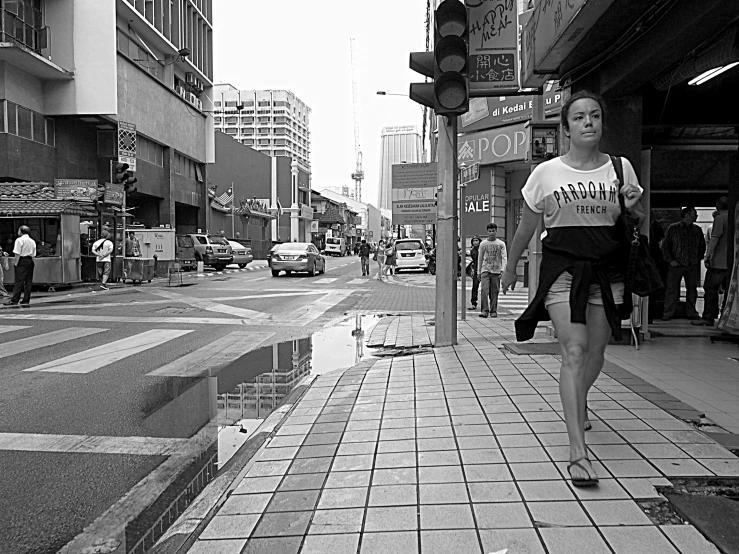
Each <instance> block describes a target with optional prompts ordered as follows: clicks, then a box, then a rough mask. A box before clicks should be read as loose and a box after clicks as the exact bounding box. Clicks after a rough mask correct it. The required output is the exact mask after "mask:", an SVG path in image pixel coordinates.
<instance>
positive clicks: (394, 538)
mask: <svg viewBox="0 0 739 554" xmlns="http://www.w3.org/2000/svg"><path fill="white" fill-rule="evenodd" d="M359 552H360V554H388V553H390V552H398V553H400V552H402V553H403V554H418V533H417V532H415V531H400V532H390V533H364V534H363V535H362V546H361V549H360V551H359Z"/></svg>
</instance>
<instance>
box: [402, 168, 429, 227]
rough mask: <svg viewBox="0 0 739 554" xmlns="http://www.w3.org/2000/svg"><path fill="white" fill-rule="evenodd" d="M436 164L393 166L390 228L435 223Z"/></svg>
mask: <svg viewBox="0 0 739 554" xmlns="http://www.w3.org/2000/svg"><path fill="white" fill-rule="evenodd" d="M437 181H438V166H437V163H436V162H431V163H417V164H395V165H393V166H392V193H393V225H427V224H428V225H433V224H435V223H436V187H437V184H438V183H437Z"/></svg>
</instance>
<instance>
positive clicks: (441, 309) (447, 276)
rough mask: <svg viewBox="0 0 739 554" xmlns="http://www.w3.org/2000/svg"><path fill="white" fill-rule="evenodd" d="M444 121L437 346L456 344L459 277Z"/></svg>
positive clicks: (449, 131) (450, 161)
mask: <svg viewBox="0 0 739 554" xmlns="http://www.w3.org/2000/svg"><path fill="white" fill-rule="evenodd" d="M445 119H446V118H442V120H444V125H443V126H440V128H439V133H440V134H442V135H443V138H442V139H441V140H440V141H439V148H438V151H437V154H438V159H439V175H438V181H439V193H438V198H437V201H438V202H437V225H436V325H435V327H434V330H435V338H436V346H451V345H454V344H457V313H456V307H457V284H456V282H455V279H454V276H455V274H456V267H455V264H454V262H455V261H456V251H457V237H456V236H455V235H456V229H455V227H456V225H455V224H454V216H455V211H456V206H455V203H456V202H455V197H456V186H455V175H454V169H453V158H452V157H453V156H456V155H457V153H456V152H454V151H453V149H452V143H453V140H452V138H453V130H452V126H451V125H448V124H447V123H446V121H445Z"/></svg>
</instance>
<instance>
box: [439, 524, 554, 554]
mask: <svg viewBox="0 0 739 554" xmlns="http://www.w3.org/2000/svg"><path fill="white" fill-rule="evenodd" d="M480 539H481V540H482V548H483V552H486V553H488V552H506V551H507V552H508V553H509V554H545V552H544V547H543V546H542V545H541V541H540V540H539V537H538V536H537V534H536V530H534V529H496V530H492V529H481V530H480ZM449 552H453V550H449Z"/></svg>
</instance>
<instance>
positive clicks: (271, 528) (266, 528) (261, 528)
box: [252, 512, 313, 538]
mask: <svg viewBox="0 0 739 554" xmlns="http://www.w3.org/2000/svg"><path fill="white" fill-rule="evenodd" d="M312 515H313V512H272V513H266V514H264V515H263V516H262V519H261V521H260V522H259V524H258V525H257V527H256V529H255V530H254V534H253V535H252V536H253V537H255V538H256V537H286V536H301V537H302V536H303V535H305V532H306V530H307V529H308V523H309V522H310V518H311V516H312Z"/></svg>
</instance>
